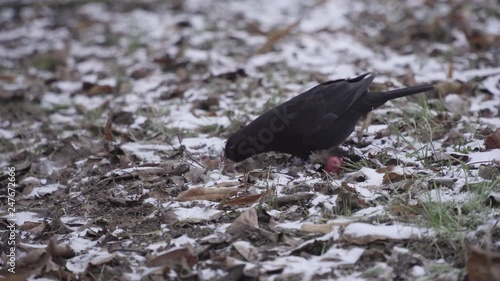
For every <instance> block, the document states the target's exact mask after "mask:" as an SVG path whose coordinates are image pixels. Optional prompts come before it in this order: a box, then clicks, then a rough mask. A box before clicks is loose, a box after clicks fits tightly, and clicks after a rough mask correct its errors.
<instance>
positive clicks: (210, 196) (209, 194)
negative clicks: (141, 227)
mask: <svg viewBox="0 0 500 281" xmlns="http://www.w3.org/2000/svg"><path fill="white" fill-rule="evenodd" d="M236 192H238V188H208V187H196V188H190V189H188V190H186V191H183V192H181V193H179V195H178V196H177V198H176V199H177V201H181V202H183V201H192V200H209V201H220V200H224V199H227V197H228V196H229V195H230V194H236Z"/></svg>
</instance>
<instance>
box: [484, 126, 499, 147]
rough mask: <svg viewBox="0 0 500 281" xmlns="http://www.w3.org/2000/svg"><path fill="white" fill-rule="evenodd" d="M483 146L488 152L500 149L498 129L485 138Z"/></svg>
mask: <svg viewBox="0 0 500 281" xmlns="http://www.w3.org/2000/svg"><path fill="white" fill-rule="evenodd" d="M484 146H485V147H486V149H488V150H489V149H495V148H500V128H499V129H496V131H495V132H493V133H491V134H489V135H487V136H486V138H485V139H484Z"/></svg>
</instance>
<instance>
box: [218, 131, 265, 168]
mask: <svg viewBox="0 0 500 281" xmlns="http://www.w3.org/2000/svg"><path fill="white" fill-rule="evenodd" d="M256 154H257V150H256V149H255V148H254V147H253V146H252V145H251V144H250V142H249V138H248V136H246V135H245V134H242V133H241V132H236V133H234V134H233V135H232V136H231V137H230V138H229V139H228V140H227V143H226V147H225V149H224V156H225V157H226V158H228V159H230V160H233V161H235V162H241V161H243V160H245V159H247V158H249V157H252V156H254V155H256Z"/></svg>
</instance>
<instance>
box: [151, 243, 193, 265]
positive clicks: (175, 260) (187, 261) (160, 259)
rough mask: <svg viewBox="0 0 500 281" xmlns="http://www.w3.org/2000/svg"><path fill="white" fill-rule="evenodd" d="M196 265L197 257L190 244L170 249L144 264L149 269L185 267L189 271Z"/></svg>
mask: <svg viewBox="0 0 500 281" xmlns="http://www.w3.org/2000/svg"><path fill="white" fill-rule="evenodd" d="M197 263H198V257H197V256H196V253H195V250H194V248H193V246H191V245H190V244H187V245H185V246H182V247H176V248H173V249H170V250H168V251H166V252H164V253H162V254H160V255H159V256H156V257H152V258H151V259H149V260H148V261H147V262H146V264H147V266H149V267H154V266H167V267H169V268H178V267H185V266H187V267H188V268H189V269H191V268H193V266H195V265H196V264H197Z"/></svg>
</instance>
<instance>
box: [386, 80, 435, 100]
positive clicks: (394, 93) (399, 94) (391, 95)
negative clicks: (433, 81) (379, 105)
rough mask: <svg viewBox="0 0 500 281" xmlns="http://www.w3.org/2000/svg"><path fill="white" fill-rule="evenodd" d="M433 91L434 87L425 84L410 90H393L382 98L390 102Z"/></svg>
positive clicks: (409, 88)
mask: <svg viewBox="0 0 500 281" xmlns="http://www.w3.org/2000/svg"><path fill="white" fill-rule="evenodd" d="M432 89H434V86H432V85H430V84H424V85H419V86H413V87H408V88H404V89H397V90H392V91H388V92H385V93H381V98H382V97H383V98H384V100H385V101H390V100H392V99H397V98H400V97H405V96H410V95H415V94H418V93H423V92H427V91H430V90H432ZM385 101H384V102H385Z"/></svg>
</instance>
